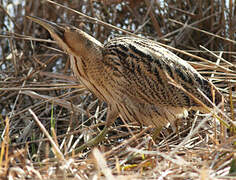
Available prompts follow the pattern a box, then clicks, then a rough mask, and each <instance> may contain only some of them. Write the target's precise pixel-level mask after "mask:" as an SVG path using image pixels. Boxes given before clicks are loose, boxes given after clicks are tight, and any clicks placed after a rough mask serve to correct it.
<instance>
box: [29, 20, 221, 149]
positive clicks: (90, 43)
mask: <svg viewBox="0 0 236 180" xmlns="http://www.w3.org/2000/svg"><path fill="white" fill-rule="evenodd" d="M28 18H29V19H31V20H32V21H34V22H36V23H38V24H40V25H41V26H43V27H44V28H45V29H46V30H47V31H48V32H49V33H50V35H51V37H52V38H53V39H54V40H55V41H56V42H57V44H58V46H59V47H60V48H62V49H63V50H64V51H65V52H66V53H67V54H68V55H69V56H70V63H71V68H72V70H73V74H74V76H75V78H76V79H78V80H79V81H80V82H81V83H82V84H83V85H84V86H86V87H87V89H88V90H89V91H91V92H92V93H93V94H94V95H95V96H96V97H97V98H99V99H100V100H102V101H104V102H106V103H107V106H108V107H107V116H106V125H105V127H104V129H103V130H102V131H101V132H100V134H99V135H97V136H96V137H95V138H94V139H92V140H90V141H88V142H87V143H85V144H83V145H82V146H81V147H79V148H78V149H77V150H78V151H81V150H84V149H85V148H87V147H90V146H94V145H96V144H98V143H99V142H101V141H102V140H103V139H104V137H105V135H106V133H107V132H108V128H109V127H110V126H111V125H112V124H113V122H114V121H115V120H116V119H117V118H118V117H120V118H122V119H124V120H125V121H131V122H132V121H136V122H138V123H139V124H141V125H145V126H151V127H153V128H156V129H157V130H158V131H159V130H161V129H162V128H163V127H164V126H165V125H167V124H168V123H174V122H175V121H176V120H177V119H179V118H183V117H187V116H188V112H189V111H190V110H199V111H200V112H206V107H207V108H208V112H209V111H211V110H212V109H213V108H214V104H215V105H219V104H220V103H221V102H222V100H223V95H222V94H221V92H220V91H219V90H218V89H217V87H216V86H215V85H214V84H213V83H211V82H210V81H209V80H207V79H206V78H204V77H203V76H202V75H201V74H200V73H199V72H197V70H195V69H194V68H193V67H192V66H191V65H190V64H189V63H188V62H187V61H185V60H183V59H182V58H180V57H179V56H177V55H176V54H174V53H173V52H171V51H169V50H168V49H166V48H164V47H163V46H161V45H159V44H158V43H157V42H155V41H153V40H149V39H145V38H141V37H140V38H139V37H133V36H120V37H114V38H112V39H110V40H108V41H107V42H106V43H101V42H99V41H98V40H96V39H95V38H94V37H92V36H91V35H89V34H88V33H86V32H84V31H82V30H81V29H79V28H76V27H74V26H71V25H65V24H57V23H53V22H50V21H47V20H44V19H41V18H39V17H33V16H28Z"/></svg>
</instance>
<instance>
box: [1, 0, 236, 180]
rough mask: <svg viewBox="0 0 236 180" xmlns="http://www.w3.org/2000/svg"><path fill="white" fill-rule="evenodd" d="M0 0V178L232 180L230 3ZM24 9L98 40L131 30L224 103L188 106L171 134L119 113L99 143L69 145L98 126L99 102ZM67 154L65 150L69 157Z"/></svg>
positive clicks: (234, 54) (234, 55)
mask: <svg viewBox="0 0 236 180" xmlns="http://www.w3.org/2000/svg"><path fill="white" fill-rule="evenodd" d="M19 2H20V3H17V2H14V1H13V2H12V1H6V0H1V1H0V112H1V113H0V119H1V126H0V132H1V156H0V177H1V178H2V179H235V178H236V177H235V174H236V170H235V169H236V168H235V166H236V150H235V139H236V133H235V113H236V111H235V106H236V93H235V87H236V63H235V62H236V46H235V44H236V42H235V36H236V33H235V32H236V8H235V4H234V3H235V2H234V1H232V0H229V1H227V2H226V1H223V0H221V1H214V0H212V1H191V0H188V1H184V3H183V1H174V0H164V1H148V0H143V1H141V0H138V1H135V0H127V1H121V0H110V1H109V0H90V1H85V0H81V1H62V0H57V1H53V2H52V1H49V0H45V1H40V0H36V1H32V0H23V1H19ZM26 15H34V16H38V17H41V18H44V19H47V20H50V21H53V22H60V23H66V24H71V25H74V26H76V27H79V28H81V29H82V30H84V31H86V32H88V33H89V34H91V35H93V36H94V37H95V38H97V39H98V40H99V41H101V42H105V41H106V39H107V38H112V37H114V36H119V35H139V36H142V37H146V38H149V39H153V40H155V41H158V42H160V43H161V44H162V45H163V46H165V47H166V48H169V49H170V50H172V51H173V52H175V53H176V54H178V55H179V56H180V57H182V58H183V59H185V60H187V61H188V62H189V63H190V64H191V65H192V66H193V67H195V68H196V69H197V70H198V71H199V72H200V73H201V74H202V75H203V76H205V77H207V78H208V79H210V80H211V81H212V82H213V83H214V84H215V85H216V86H217V87H218V88H219V90H220V91H221V92H222V93H223V94H224V97H225V104H224V108H222V109H217V108H216V110H215V111H214V112H212V113H210V114H199V113H198V112H191V113H190V115H189V117H188V118H186V119H183V120H181V121H180V122H179V132H178V133H173V132H172V129H171V127H166V128H165V129H163V130H162V134H161V137H160V138H159V139H158V141H157V142H153V140H152V139H151V137H150V132H151V129H150V128H149V127H142V128H141V127H140V126H139V125H138V124H136V123H128V122H127V123H124V122H123V121H121V120H120V119H118V120H117V121H116V122H115V124H114V125H113V126H112V128H110V131H109V134H108V135H107V137H106V139H105V140H104V141H103V142H102V143H101V144H99V145H98V146H97V148H94V149H87V150H85V151H83V152H81V153H79V154H74V153H73V150H74V149H75V148H76V147H78V146H79V145H81V144H83V143H84V142H85V141H87V139H89V138H91V137H93V136H95V135H96V134H98V132H99V131H101V129H102V128H103V126H104V119H105V116H106V104H105V103H104V102H101V101H99V100H98V99H97V98H96V97H95V96H93V95H92V94H91V93H90V92H89V91H87V90H86V88H85V87H84V86H83V85H82V84H80V82H77V81H76V80H75V79H74V78H73V76H72V72H71V70H70V64H69V60H68V56H67V55H66V54H65V53H64V52H62V51H61V50H60V49H59V48H58V46H57V45H56V44H55V43H54V41H52V40H51V38H50V35H49V34H48V33H47V31H46V30H44V29H43V28H42V27H40V26H39V25H37V24H35V23H32V22H31V21H29V20H28V19H27V18H25V16H26ZM69 152H71V153H72V155H68V153H69Z"/></svg>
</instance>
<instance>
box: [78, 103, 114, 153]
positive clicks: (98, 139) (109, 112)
mask: <svg viewBox="0 0 236 180" xmlns="http://www.w3.org/2000/svg"><path fill="white" fill-rule="evenodd" d="M117 117H118V113H117V111H116V110H115V109H114V108H111V107H108V110H107V117H106V125H105V127H104V128H103V130H102V131H101V132H100V133H99V134H98V135H97V136H96V137H95V138H93V139H91V140H89V141H88V142H86V143H85V144H83V145H81V146H80V147H78V148H76V149H75V153H76V154H77V153H79V152H81V151H83V150H84V149H86V148H88V147H91V146H95V145H97V144H98V143H100V142H101V141H102V140H103V139H104V137H105V136H106V134H107V132H108V128H109V127H110V126H111V125H112V124H113V122H114V121H115V120H116V118H117Z"/></svg>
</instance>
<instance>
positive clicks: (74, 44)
mask: <svg viewBox="0 0 236 180" xmlns="http://www.w3.org/2000/svg"><path fill="white" fill-rule="evenodd" d="M27 17H28V18H29V19H31V20H32V21H34V22H36V23H38V24H40V25H41V26H43V27H44V28H45V29H47V30H48V32H49V33H50V35H51V37H52V38H53V39H54V40H55V41H56V42H57V44H58V45H59V46H60V47H61V48H62V49H63V50H64V51H66V52H67V53H68V54H70V55H73V56H82V57H90V56H92V55H93V56H94V57H99V56H101V55H102V54H101V48H102V47H103V45H102V44H101V43H100V42H99V41H97V40H96V39H95V38H93V37H92V36H90V35H88V34H87V33H85V32H84V31H82V30H80V29H78V28H76V27H73V26H69V25H61V24H56V23H53V22H50V21H46V20H44V19H41V18H38V17H33V16H27Z"/></svg>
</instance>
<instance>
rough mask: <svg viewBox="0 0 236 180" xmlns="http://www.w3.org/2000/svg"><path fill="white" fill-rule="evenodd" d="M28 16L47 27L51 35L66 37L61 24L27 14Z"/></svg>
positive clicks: (60, 37)
mask: <svg viewBox="0 0 236 180" xmlns="http://www.w3.org/2000/svg"><path fill="white" fill-rule="evenodd" d="M26 17H27V18H29V19H31V20H32V21H34V22H36V23H38V24H40V25H41V26H43V27H44V28H45V29H47V30H48V31H49V33H50V34H51V36H53V37H54V38H55V36H57V37H58V38H59V39H62V40H63V39H64V32H65V29H64V28H63V27H62V26H59V25H57V24H55V23H53V22H50V21H46V20H44V19H41V18H38V17H34V16H26Z"/></svg>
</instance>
